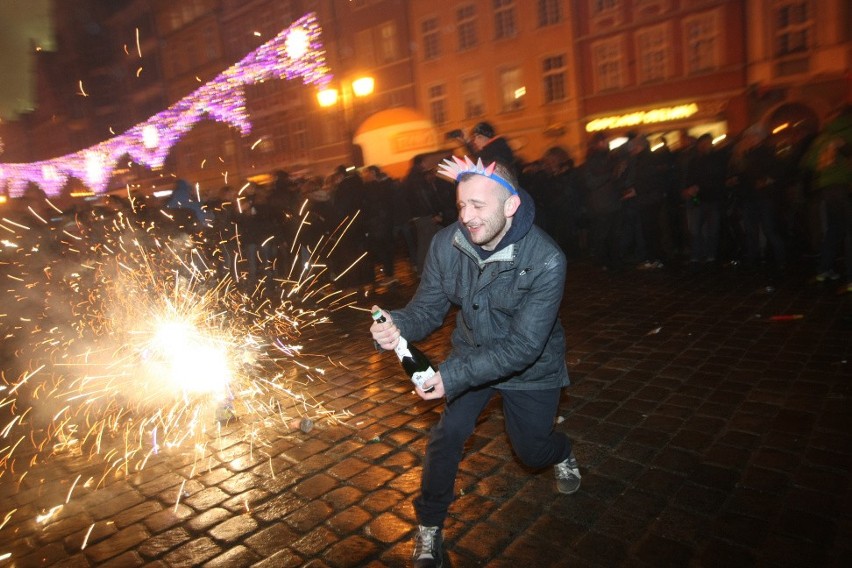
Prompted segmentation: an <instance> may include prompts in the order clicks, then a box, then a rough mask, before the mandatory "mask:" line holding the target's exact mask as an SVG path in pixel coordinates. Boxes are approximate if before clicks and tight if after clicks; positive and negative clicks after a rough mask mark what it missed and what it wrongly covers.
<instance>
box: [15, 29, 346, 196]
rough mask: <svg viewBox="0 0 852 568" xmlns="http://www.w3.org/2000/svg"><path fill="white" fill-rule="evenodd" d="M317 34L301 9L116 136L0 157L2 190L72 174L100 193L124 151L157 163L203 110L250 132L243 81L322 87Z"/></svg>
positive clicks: (52, 184)
mask: <svg viewBox="0 0 852 568" xmlns="http://www.w3.org/2000/svg"><path fill="white" fill-rule="evenodd" d="M320 33H321V28H320V26H319V24H318V23H317V20H316V15H315V14H313V13H308V14H305V15H304V16H302V17H301V18H299V19H298V20H297V21H296V22H294V23H293V24H292V25H291V26H289V27H288V28H286V29H284V30H282V31H281V32H280V33H279V34H278V35H277V36H275V37H274V38H273V39H271V40H270V41H268V42H266V43H264V44H263V45H261V46H260V47H258V48H257V49H256V50H254V51H252V52H251V53H249V54H248V55H246V56H245V57H244V58H243V59H242V60H240V61H239V62H238V63H236V64H235V65H232V66H231V67H229V68H228V69H226V70H225V71H223V72H222V73H220V74H219V75H217V76H216V78H215V79H213V80H212V81H210V82H208V83H205V84H204V85H202V86H201V87H199V88H198V89H196V90H195V91H193V92H192V93H191V94H189V95H187V96H186V97H184V98H183V99H181V100H179V101H178V102H176V103H175V104H173V105H172V106H170V107H169V108H167V109H166V110H164V111H162V112H160V113H158V114H156V115H154V116H152V117H151V118H149V119H148V120H146V121H145V122H142V123H139V124H137V125H136V126H133V127H132V128H130V129H128V130H127V131H126V132H123V133H122V134H120V135H118V136H116V137H114V138H110V139H109V140H106V141H104V142H101V143H99V144H96V145H94V146H91V147H89V148H86V149H84V150H80V151H79V152H74V153H73V154H67V155H65V156H61V157H58V158H52V159H50V160H44V161H40V162H31V163H27V164H11V163H2V162H0V189H2V188H3V186H6V187H7V191H8V194H9V196H10V197H20V196H21V195H23V193H24V191H25V189H26V187H27V184H28V183H30V182H32V183H34V184H36V185H38V186H39V187H40V188H41V189H42V190H43V191H44V192H45V194H47V196H48V197H54V196H56V195H59V193H60V192H61V191H62V188H63V187H64V186H65V184H66V183H67V182H68V179H69V178H70V177H75V178H77V179H79V180H81V181H82V182H83V183H85V184H86V186H88V187H89V188H90V189H91V190H92V191H94V192H95V193H103V192H104V191H105V190H106V188H107V185H108V183H109V180H110V178H111V177H112V173H113V170H114V169H115V165H116V164H117V163H118V162H119V160H120V159H121V158H122V157H123V156H125V155H127V156H129V157H130V159H132V160H133V161H134V162H137V163H140V164H144V165H146V166H147V167H149V168H152V169H153V168H159V167H161V166H162V165H163V163H164V162H165V160H166V157H167V156H168V154H169V152H170V151H171V149H172V147H173V146H174V145H175V144H176V143H177V142H178V140H180V138H181V137H182V136H183V135H184V134H186V133H187V132H189V131H190V130H192V127H193V126H195V124H196V123H197V122H198V121H199V120H201V119H202V118H204V115H205V114H206V115H207V116H208V117H209V118H211V119H213V120H215V121H217V122H224V123H226V124H229V125H231V126H233V127H235V128H238V129H239V131H240V133H241V134H242V135H244V136H245V135H247V134H249V133H250V132H251V122H250V120H249V116H248V110H247V109H246V97H245V89H244V87H245V85H249V84H254V83H257V82H259V81H265V80H268V79H288V80H292V79H296V78H301V79H302V81H303V82H304V83H305V84H306V85H315V86H317V87H318V88H322V87H324V86H326V85H327V84H328V82H329V81H330V80H331V74H330V73H329V69H328V67H327V65H326V63H325V50H324V49H323V46H322V43H321V41H320Z"/></svg>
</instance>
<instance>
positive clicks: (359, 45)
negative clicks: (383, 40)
mask: <svg viewBox="0 0 852 568" xmlns="http://www.w3.org/2000/svg"><path fill="white" fill-rule="evenodd" d="M355 53H356V54H357V57H358V63H360V64H361V65H363V66H364V67H373V66H375V65H376V50H375V48H374V46H373V30H372V29H367V30H360V31H358V32H356V33H355Z"/></svg>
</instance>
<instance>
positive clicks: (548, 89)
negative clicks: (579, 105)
mask: <svg viewBox="0 0 852 568" xmlns="http://www.w3.org/2000/svg"><path fill="white" fill-rule="evenodd" d="M567 71H568V70H567V68H566V63H565V56H564V55H554V56H551V57H545V59H544V61H543V62H542V79H543V81H544V102H545V103H554V102H558V101H564V100H565V99H566V98H567V96H566V90H565V76H566V75H567Z"/></svg>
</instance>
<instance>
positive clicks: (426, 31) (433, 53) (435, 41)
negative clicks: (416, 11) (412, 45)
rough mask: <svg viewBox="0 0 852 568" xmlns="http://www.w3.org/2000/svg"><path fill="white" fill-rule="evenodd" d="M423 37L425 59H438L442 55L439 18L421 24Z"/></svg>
mask: <svg viewBox="0 0 852 568" xmlns="http://www.w3.org/2000/svg"><path fill="white" fill-rule="evenodd" d="M420 33H421V34H422V35H423V59H437V58H438V57H439V56H440V55H441V42H440V39H441V36H440V32H439V31H438V18H429V19H428V20H424V21H423V23H422V24H420Z"/></svg>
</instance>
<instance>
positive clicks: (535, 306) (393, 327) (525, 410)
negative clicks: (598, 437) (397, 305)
mask: <svg viewBox="0 0 852 568" xmlns="http://www.w3.org/2000/svg"><path fill="white" fill-rule="evenodd" d="M440 173H441V174H442V175H444V176H446V177H449V178H451V179H453V180H455V181H457V182H458V185H457V187H456V196H457V205H458V211H459V215H458V220H457V222H456V223H454V224H452V225H449V226H447V227H444V228H443V229H442V230H441V231H439V232H438V233H437V234H436V235H435V236H434V237H433V239H432V242H431V245H430V247H429V253H428V255H427V257H426V262H425V265H424V269H423V273H422V275H421V279H420V284H419V286H418V288H417V291H416V293H415V295H414V297H413V298H412V299H411V301H410V302H409V303H408V305H406V306H405V307H404V308H402V309H399V310H391V311H389V312H387V311H383V312H382V313H383V314H384V316H385V320H386V321H385V322H384V323H377V322H374V323H373V324H372V325H371V327H370V332H371V334H372V337H373V339H374V340H375V341H376V343H377V344H378V345H379V346H380V347H381V348H383V349H388V350H390V349H393V348H394V347H395V346H396V344H397V343H398V341H399V338H400V336H401V335H402V336H404V337H405V338H406V339H408V340H409V341H414V342H417V341H420V340H422V339H424V338H426V337H427V336H428V335H429V334H431V333H432V332H433V331H435V330H436V329H438V328H439V327H441V325H442V324H443V322H444V318H445V316H446V315H447V313H448V312H449V310H450V308H451V307H453V306H454V307H456V308H457V309H458V311H457V314H456V326H455V329H454V330H453V332H452V336H451V342H452V351H451V353H450V355H449V356H448V357H447V358H446V359H445V360H444V361H443V362H442V363H441V364H440V366H439V367H438V370H437V372H436V373H435V375H434V376H433V377H431V378H430V379H428V380H427V381H426V382H425V383H424V385H423V387H422V388H416V389H415V392H416V394H417V395H418V396H420V397H421V398H422V399H424V400H435V399H441V398H445V399H446V401H445V407H444V410H443V413H442V415H441V418H440V420H439V421H438V423H437V424H435V426H433V428H432V432H431V435H430V439H429V444H428V446H427V449H426V455H425V459H424V463H423V471H422V480H421V492H420V495H419V496H418V497H417V498H416V499H415V501H414V508H415V511H416V513H417V519H418V528H417V531H416V533H415V539H414V554H413V565H414V566H415V567H418V568H423V567H427V566H441V564H442V560H443V556H442V550H441V548H442V543H443V535H442V527H443V524H444V521H445V519H446V517H447V514H448V509H449V507H450V505H451V503H452V501H453V498H454V494H455V493H454V484H455V479H456V474H457V471H458V467H459V464H460V462H461V459H462V457H463V453H464V447H465V442H466V441H467V439H468V438H469V437H470V435H471V434H472V433H473V430H474V427H475V426H476V423H477V420H478V418H479V415H480V414H481V413H482V411H483V409H484V408H485V407H486V406H487V405H488V402H489V400H491V398H492V397H493V396H494V395H496V394H498V393H499V394H500V396H501V398H502V402H503V413H504V416H505V418H506V429H507V433H508V435H509V439H510V440H511V443H512V447H513V449H514V451H515V453H516V454H517V456H518V457H519V459H520V460H521V461H522V462H523V463H524V464H525V465H526V466H527V467H530V468H532V469H541V468H545V467H549V466H553V467H554V468H555V473H556V481H557V490H558V491H559V492H560V493H566V494H570V493H574V492H575V491H577V490H578V489H579V487H580V472H579V469H578V466H577V461H576V459H575V458H574V453H573V451H572V447H571V442H570V440H569V439H568V437H567V436H566V435H565V434H563V433H561V432H557V431H555V430H554V422H555V418H556V413H557V410H558V408H559V399H560V396H561V393H562V388H563V387H565V386H567V385H568V384H569V381H568V369H567V367H566V364H565V349H566V348H565V332H564V329H563V327H562V323H561V321H560V319H559V315H558V314H559V306H560V304H561V302H562V294H563V291H564V289H565V275H566V259H565V255H564V254H563V252H562V250H561V249H560V247H559V245H557V244H556V243H555V242H554V241H553V239H552V238H550V237H549V236H548V235H547V234H546V233H545V232H544V231H543V230H542V229H541V228H540V227H538V226H537V225H534V224H533V219H534V217H535V206H534V204H533V200H532V198H531V197H530V195H529V194H528V193H527V192H526V191H524V190H523V189H521V188H520V187H519V186H518V183H517V181H516V179H515V176H514V175H513V174H512V172H511V171H510V170H509V169H508V168H507V167H506V166H504V165H502V164H499V163H496V162H495V163H492V164H489V165H483V163H482V161H481V160H479V161H477V163H473V162H472V161H471V160H470V159H469V158H465V160H461V159H458V158H454V160H453V161H451V160H445V162H444V164H443V165H442V166H441V171H440ZM378 309H379V308H378V307H376V306H374V307H373V311H376V310H378ZM432 387H434V390H430V389H431V388H432ZM424 389H425V390H424ZM426 391H430V392H426Z"/></svg>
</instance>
